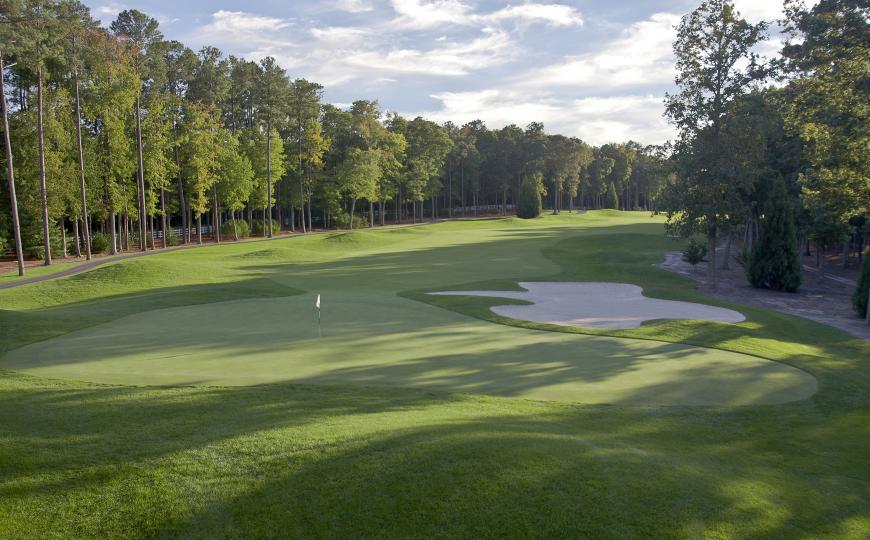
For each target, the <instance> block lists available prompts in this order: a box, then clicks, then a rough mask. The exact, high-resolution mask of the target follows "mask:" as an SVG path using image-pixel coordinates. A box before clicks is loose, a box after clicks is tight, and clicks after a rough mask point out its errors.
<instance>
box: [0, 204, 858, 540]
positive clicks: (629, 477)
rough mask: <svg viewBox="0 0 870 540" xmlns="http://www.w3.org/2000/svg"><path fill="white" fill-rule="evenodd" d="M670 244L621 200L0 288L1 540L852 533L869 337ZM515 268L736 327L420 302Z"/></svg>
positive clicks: (127, 265)
mask: <svg viewBox="0 0 870 540" xmlns="http://www.w3.org/2000/svg"><path fill="white" fill-rule="evenodd" d="M678 247H679V244H677V243H675V242H674V241H673V240H671V239H668V238H666V237H665V236H664V234H663V227H662V221H661V219H659V218H651V217H650V216H649V215H648V214H645V213H617V212H608V211H603V212H590V213H589V214H585V215H577V214H568V213H565V214H563V215H561V216H546V217H544V218H541V219H536V220H530V221H523V220H517V219H510V218H505V219H491V220H469V221H454V222H446V223H439V224H433V225H424V226H418V227H401V228H392V229H382V230H375V231H367V230H362V231H356V232H353V233H348V232H335V233H325V234H316V235H309V236H305V237H293V238H283V239H277V240H274V241H267V242H250V243H242V244H228V245H223V246H211V247H204V248H197V249H190V250H182V251H177V252H172V253H165V254H156V255H150V256H147V257H140V258H136V259H131V260H126V261H121V262H116V263H111V264H108V265H105V266H103V267H100V268H97V269H94V270H91V271H88V272H86V273H83V274H80V275H76V276H72V277H67V278H62V279H58V280H53V281H46V282H41V283H35V284H29V285H25V286H22V287H18V288H12V289H7V290H2V291H0V538H18V537H40V538H42V537H76V538H79V537H81V538H105V537H148V538H151V537H193V538H235V537H270V536H276V535H277V536H292V537H300V538H301V537H306V538H307V537H333V538H348V537H370V538H385V537H390V538H392V537H475V538H496V537H498V538H505V537H515V536H544V537H554V538H555V537H572V538H578V537H579V538H620V539H621V538H648V537H666V538H698V537H710V538H768V537H771V538H772V537H787V538H810V537H812V538H867V537H868V536H870V513H868V511H867V508H868V507H870V490H868V486H870V475H868V469H867V463H868V459H870V457H868V454H867V448H868V445H867V441H868V440H870V398H868V392H867V388H870V364H868V362H867V359H868V358H870V346H868V343H866V342H861V341H858V340H855V339H851V338H850V337H849V336H847V335H845V334H844V333H842V332H839V331H837V330H835V329H832V328H829V327H825V326H822V325H819V324H816V323H813V322H811V321H807V320H803V319H799V318H796V317H790V316H786V315H782V314H778V313H775V312H771V311H767V310H764V309H758V308H752V307H749V306H740V305H735V304H729V303H727V302H721V301H717V300H714V299H712V298H709V297H706V296H705V295H704V294H702V293H700V292H698V291H697V290H696V289H695V284H694V283H693V282H692V281H691V280H689V279H687V278H685V277H682V276H679V275H676V274H672V273H669V272H666V271H664V270H660V269H658V268H655V267H653V266H652V265H653V263H655V262H658V261H660V260H662V257H663V254H664V253H665V252H666V251H671V250H674V249H677V248H678ZM521 281H608V282H615V283H633V284H636V285H638V286H641V287H643V289H644V292H645V294H647V295H649V296H652V297H656V298H663V299H670V300H681V301H687V302H694V303H701V304H709V305H714V306H719V307H723V308H727V309H736V310H738V311H740V313H742V314H745V315H746V318H747V319H746V321H744V322H741V323H738V324H722V323H714V322H703V321H682V320H671V321H668V320H664V321H663V320H658V321H649V322H647V323H645V324H643V325H642V326H640V327H639V328H633V329H623V330H613V329H586V328H571V327H555V326H553V325H547V324H543V323H534V322H527V321H519V320H513V319H507V318H504V317H501V316H499V315H496V314H494V313H493V312H492V311H491V310H490V309H489V308H490V306H492V305H495V303H497V304H499V305H501V304H504V303H505V300H504V299H492V298H485V297H470V296H449V297H448V296H432V295H428V294H426V293H427V292H432V291H439V290H440V291H444V290H515V289H516V287H517V283H518V282H521ZM318 293H319V294H321V295H322V300H323V337H322V338H318V337H317V326H316V322H315V321H316V319H315V314H314V309H313V303H314V297H315V295H316V294H318Z"/></svg>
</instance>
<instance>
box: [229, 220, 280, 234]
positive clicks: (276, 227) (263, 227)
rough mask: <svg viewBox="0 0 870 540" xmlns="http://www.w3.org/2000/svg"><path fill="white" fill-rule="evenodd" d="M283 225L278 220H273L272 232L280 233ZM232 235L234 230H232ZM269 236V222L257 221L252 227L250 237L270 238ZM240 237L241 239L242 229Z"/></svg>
mask: <svg viewBox="0 0 870 540" xmlns="http://www.w3.org/2000/svg"><path fill="white" fill-rule="evenodd" d="M280 230H281V224H280V223H278V220H277V219H273V220H272V232H279V231H280ZM230 232H231V233H232V229H230ZM268 235H269V220H265V221H264V220H262V219H255V220H254V223H253V225H252V226H251V230H250V236H268ZM239 237H240V238H241V228H240V229H239Z"/></svg>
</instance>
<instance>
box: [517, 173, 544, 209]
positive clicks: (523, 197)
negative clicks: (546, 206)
mask: <svg viewBox="0 0 870 540" xmlns="http://www.w3.org/2000/svg"><path fill="white" fill-rule="evenodd" d="M543 190H544V185H543V181H542V180H541V174H540V173H535V174H527V175H526V177H525V178H524V179H523V183H522V185H520V200H519V205H518V206H517V216H518V217H521V218H523V219H532V218H536V217H538V216H540V215H541V212H542V211H543V208H542V205H541V192H542V191H543Z"/></svg>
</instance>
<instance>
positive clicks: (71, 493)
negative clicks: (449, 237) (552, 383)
mask: <svg viewBox="0 0 870 540" xmlns="http://www.w3.org/2000/svg"><path fill="white" fill-rule="evenodd" d="M14 378H16V379H18V382H19V383H20V387H19V388H17V389H15V388H13V389H9V388H4V389H3V390H2V391H0V410H4V411H9V413H10V414H8V415H7V416H6V417H5V418H4V424H3V437H2V445H0V458H2V459H0V464H2V465H0V471H2V472H3V475H2V480H0V501H2V502H3V504H2V505H0V517H3V518H4V519H2V520H0V522H2V523H3V524H2V525H0V530H5V531H6V532H7V533H9V535H10V536H12V537H16V536H19V535H29V536H41V535H45V534H51V533H57V532H70V531H73V532H75V533H76V534H75V535H76V536H125V537H154V536H163V537H177V536H180V537H191V536H192V537H201V538H216V537H311V536H317V537H351V536H352V537H379V538H383V537H407V536H414V537H432V536H443V537H456V536H462V537H516V536H530V537H596V538H641V537H649V536H658V537H669V538H680V537H698V536H725V537H744V538H745V537H756V538H758V537H793V538H794V537H820V536H831V537H847V536H849V535H852V536H860V534H859V533H860V532H861V531H864V532H866V530H867V529H866V527H868V526H870V517H868V515H867V512H866V501H867V498H868V492H867V485H866V479H867V476H866V467H865V464H866V460H865V458H866V456H864V455H862V453H861V452H860V450H859V449H860V448H863V447H864V443H865V442H866V440H867V437H868V436H870V427H868V426H870V423H868V422H867V421H866V420H867V414H868V413H867V411H866V410H864V411H851V412H846V411H842V412H839V413H837V414H835V415H824V414H822V413H820V412H819V411H818V410H816V409H815V408H814V407H813V406H812V405H810V404H808V403H804V404H800V405H792V406H787V407H786V406H776V407H761V408H753V409H752V410H731V411H720V412H716V411H710V410H707V411H705V412H704V413H703V414H700V413H699V412H698V411H697V410H695V409H680V408H677V409H673V408H670V409H664V410H662V409H638V408H621V407H604V406H599V407H574V406H556V405H553V404H544V403H534V402H522V401H519V402H518V401H516V400H511V401H507V400H498V399H494V400H478V399H476V398H471V397H463V396H449V395H445V394H439V393H427V392H417V391H400V390H390V391H387V390H381V389H377V388H369V389H365V390H351V389H346V388H344V389H342V388H336V387H329V386H323V387H311V386H296V385H287V384H275V385H269V386H264V387H253V388H238V389H220V388H180V389H165V390H159V389H137V388H94V387H78V388H76V387H59V388H48V387H45V386H44V385H42V384H40V385H38V386H37V387H33V388H29V387H28V386H29V380H28V379H27V378H24V377H14ZM35 449H38V451H34V450H35ZM12 516H14V519H13V517H12ZM4 528H5V529H4Z"/></svg>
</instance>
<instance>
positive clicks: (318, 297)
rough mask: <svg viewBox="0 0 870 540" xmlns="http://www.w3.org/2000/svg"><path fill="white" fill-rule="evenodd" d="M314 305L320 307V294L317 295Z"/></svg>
mask: <svg viewBox="0 0 870 540" xmlns="http://www.w3.org/2000/svg"><path fill="white" fill-rule="evenodd" d="M314 307H316V308H317V309H320V295H319V294H318V295H317V301H315V302H314Z"/></svg>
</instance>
